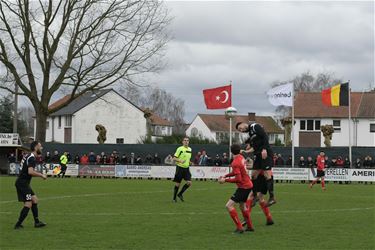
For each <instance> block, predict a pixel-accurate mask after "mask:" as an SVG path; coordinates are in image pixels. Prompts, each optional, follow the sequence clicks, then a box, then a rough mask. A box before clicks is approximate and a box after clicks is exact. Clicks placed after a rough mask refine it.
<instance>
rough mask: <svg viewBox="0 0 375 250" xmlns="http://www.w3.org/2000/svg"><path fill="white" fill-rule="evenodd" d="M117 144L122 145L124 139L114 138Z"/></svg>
mask: <svg viewBox="0 0 375 250" xmlns="http://www.w3.org/2000/svg"><path fill="white" fill-rule="evenodd" d="M116 143H117V144H124V138H116Z"/></svg>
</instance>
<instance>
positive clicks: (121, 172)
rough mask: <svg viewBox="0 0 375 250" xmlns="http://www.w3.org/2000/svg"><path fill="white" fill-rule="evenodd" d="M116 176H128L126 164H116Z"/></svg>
mask: <svg viewBox="0 0 375 250" xmlns="http://www.w3.org/2000/svg"><path fill="white" fill-rule="evenodd" d="M115 176H116V177H126V166H125V165H116V167H115Z"/></svg>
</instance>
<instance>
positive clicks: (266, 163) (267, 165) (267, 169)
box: [262, 156, 276, 206]
mask: <svg viewBox="0 0 375 250" xmlns="http://www.w3.org/2000/svg"><path fill="white" fill-rule="evenodd" d="M272 167H273V159H272V157H271V156H267V158H266V159H264V160H262V169H263V170H264V172H263V173H264V174H263V175H264V177H265V178H266V185H267V191H268V193H269V195H270V197H269V200H268V204H267V206H272V205H273V204H275V203H276V200H275V195H274V190H273V183H274V181H273V174H272Z"/></svg>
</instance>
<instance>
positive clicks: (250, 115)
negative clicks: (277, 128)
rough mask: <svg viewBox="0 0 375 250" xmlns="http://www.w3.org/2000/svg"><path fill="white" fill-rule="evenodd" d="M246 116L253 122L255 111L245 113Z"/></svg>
mask: <svg viewBox="0 0 375 250" xmlns="http://www.w3.org/2000/svg"><path fill="white" fill-rule="evenodd" d="M247 117H248V119H249V122H255V113H254V112H252V113H250V112H249V113H247Z"/></svg>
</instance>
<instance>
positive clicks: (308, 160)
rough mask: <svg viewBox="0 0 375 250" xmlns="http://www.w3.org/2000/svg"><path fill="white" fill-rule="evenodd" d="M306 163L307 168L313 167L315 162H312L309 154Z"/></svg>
mask: <svg viewBox="0 0 375 250" xmlns="http://www.w3.org/2000/svg"><path fill="white" fill-rule="evenodd" d="M306 165H307V167H308V168H313V167H315V163H314V161H313V159H312V157H311V156H308V157H307V162H306Z"/></svg>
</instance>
